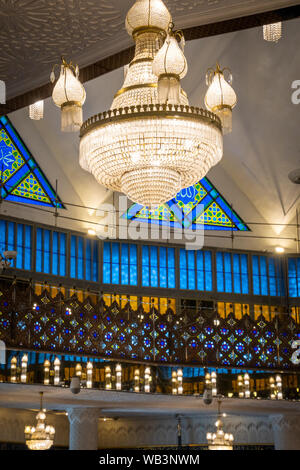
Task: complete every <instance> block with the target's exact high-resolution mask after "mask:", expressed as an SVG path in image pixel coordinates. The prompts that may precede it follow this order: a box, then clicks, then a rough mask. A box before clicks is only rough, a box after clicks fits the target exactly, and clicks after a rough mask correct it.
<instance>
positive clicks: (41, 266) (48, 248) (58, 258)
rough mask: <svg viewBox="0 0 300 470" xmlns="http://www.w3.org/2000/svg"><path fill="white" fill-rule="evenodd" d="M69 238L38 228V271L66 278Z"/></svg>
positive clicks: (62, 234) (63, 234)
mask: <svg viewBox="0 0 300 470" xmlns="http://www.w3.org/2000/svg"><path fill="white" fill-rule="evenodd" d="M66 252H67V237H66V234H65V233H62V232H56V231H53V230H47V229H43V228H37V230H36V263H35V264H36V271H37V272H38V273H47V274H54V275H56V276H66V273H67V269H66Z"/></svg>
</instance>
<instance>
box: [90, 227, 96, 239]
mask: <svg viewBox="0 0 300 470" xmlns="http://www.w3.org/2000/svg"><path fill="white" fill-rule="evenodd" d="M88 235H89V236H90V237H94V236H95V235H96V232H95V230H94V229H92V228H89V229H88Z"/></svg>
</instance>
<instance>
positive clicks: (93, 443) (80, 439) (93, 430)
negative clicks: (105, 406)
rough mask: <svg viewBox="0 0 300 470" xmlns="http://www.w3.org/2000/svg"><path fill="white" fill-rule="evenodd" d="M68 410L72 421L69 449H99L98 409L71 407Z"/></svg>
mask: <svg viewBox="0 0 300 470" xmlns="http://www.w3.org/2000/svg"><path fill="white" fill-rule="evenodd" d="M67 412H68V418H69V422H70V434H69V436H70V439H69V450H97V449H98V416H99V413H98V410H97V409H95V408H69V409H67Z"/></svg>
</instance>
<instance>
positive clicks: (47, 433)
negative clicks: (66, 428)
mask: <svg viewBox="0 0 300 470" xmlns="http://www.w3.org/2000/svg"><path fill="white" fill-rule="evenodd" d="M40 397H41V401H40V411H39V412H38V414H37V415H36V420H37V424H36V427H34V426H26V427H25V439H26V445H27V447H28V448H29V449H30V450H48V449H50V447H52V445H53V440H54V435H55V429H54V427H53V426H46V423H45V421H46V410H45V409H43V392H40Z"/></svg>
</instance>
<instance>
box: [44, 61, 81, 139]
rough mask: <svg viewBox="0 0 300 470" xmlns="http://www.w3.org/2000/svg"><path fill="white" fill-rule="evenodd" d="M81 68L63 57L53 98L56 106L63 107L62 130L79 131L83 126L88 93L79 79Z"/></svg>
mask: <svg viewBox="0 0 300 470" xmlns="http://www.w3.org/2000/svg"><path fill="white" fill-rule="evenodd" d="M55 67H56V65H55V66H54V67H53V70H52V72H51V75H50V80H51V82H52V83H54V81H55V72H54V71H55ZM78 77H79V68H78V65H76V67H75V66H74V65H73V64H72V62H70V63H69V64H68V63H67V62H66V61H65V59H64V58H62V65H61V67H60V76H59V78H58V80H57V82H56V84H55V87H54V89H53V93H52V98H53V101H54V103H55V104H56V106H58V107H59V108H61V130H62V132H77V131H79V129H80V127H81V126H82V122H83V117H82V106H83V104H84V103H85V99H86V93H85V89H84V87H83V85H82V84H81V83H80V81H79V78H78Z"/></svg>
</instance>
